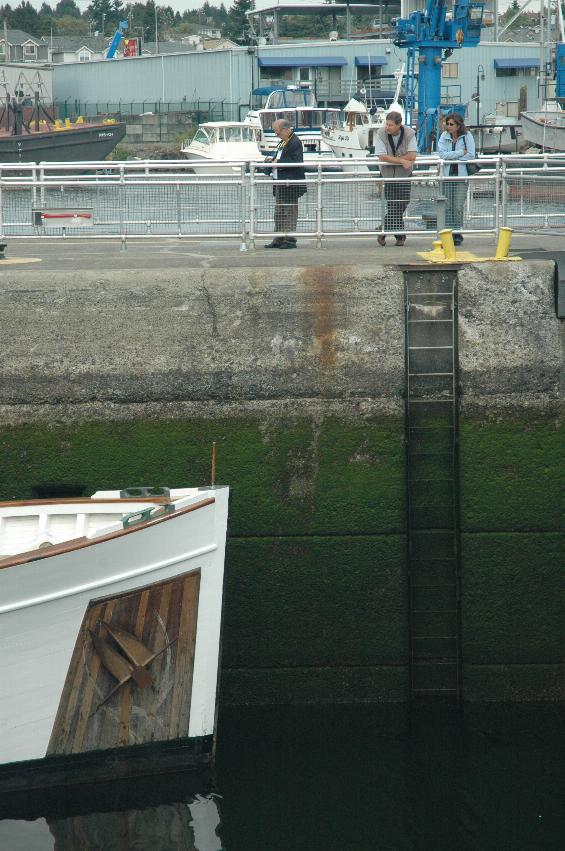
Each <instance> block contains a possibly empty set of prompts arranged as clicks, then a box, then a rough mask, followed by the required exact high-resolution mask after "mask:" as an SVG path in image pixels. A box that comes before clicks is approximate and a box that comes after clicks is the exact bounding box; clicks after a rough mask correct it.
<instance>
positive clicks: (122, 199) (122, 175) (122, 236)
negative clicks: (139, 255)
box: [119, 165, 126, 251]
mask: <svg viewBox="0 0 565 851" xmlns="http://www.w3.org/2000/svg"><path fill="white" fill-rule="evenodd" d="M125 188H126V179H125V172H124V166H123V165H121V166H120V203H119V208H120V239H121V243H122V245H121V248H122V251H125V250H126V233H125V222H124V202H125Z"/></svg>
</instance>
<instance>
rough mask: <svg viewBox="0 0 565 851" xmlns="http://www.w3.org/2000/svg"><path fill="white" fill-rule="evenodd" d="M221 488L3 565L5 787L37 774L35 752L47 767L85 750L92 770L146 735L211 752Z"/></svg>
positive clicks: (0, 752) (107, 767)
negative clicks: (104, 532) (118, 527)
mask: <svg viewBox="0 0 565 851" xmlns="http://www.w3.org/2000/svg"><path fill="white" fill-rule="evenodd" d="M227 500H228V491H227V489H224V488H222V489H217V490H214V491H204V492H203V493H202V497H200V496H198V497H195V498H193V499H192V500H190V501H189V504H188V505H185V506H184V507H181V508H178V509H177V508H174V509H171V510H170V511H169V512H164V513H163V514H162V516H160V517H158V518H157V519H155V520H150V521H148V522H142V523H140V524H139V526H137V525H133V526H131V527H129V526H128V527H127V528H124V529H123V530H122V531H119V532H112V533H110V534H108V535H101V536H100V537H99V538H95V539H92V540H89V541H87V542H86V543H85V542H84V541H82V543H80V544H79V545H76V546H75V545H74V542H73V541H70V542H69V543H68V545H58V546H55V547H53V551H54V554H52V555H51V554H49V550H47V551H36V552H39V553H41V555H39V556H38V557H37V558H35V559H33V560H26V554H24V555H19V556H15V557H14V558H15V561H16V563H15V564H14V565H13V566H5V565H3V563H0V600H1V601H2V605H1V606H0V646H1V647H2V655H1V658H0V678H1V681H2V683H3V699H2V702H1V705H0V730H2V735H1V740H0V765H1V766H2V768H0V788H2V789H3V791H6V790H7V789H8V790H9V789H13V788H15V787H18V788H21V785H22V784H24V785H25V783H26V782H30V778H31V782H37V776H38V775H37V772H35V771H34V770H31V769H30V767H29V766H30V765H31V763H33V764H34V765H36V764H37V763H38V761H40V762H41V763H42V764H43V765H44V767H45V771H46V774H48V771H47V769H49V767H50V766H53V767H54V766H55V765H56V763H57V761H59V762H60V761H61V760H64V759H65V758H66V757H72V758H75V757H77V756H80V757H84V756H85V755H88V759H89V761H90V762H91V763H92V764H93V765H94V764H96V770H95V772H94V773H95V775H96V777H97V778H98V779H101V778H102V776H103V775H104V774H105V773H107V774H108V777H113V776H115V765H116V763H117V758H116V757H115V755H114V756H112V754H113V753H114V752H115V751H120V755H119V760H118V761H119V762H120V763H123V764H124V766H125V765H126V763H128V762H129V761H130V760H128V756H131V755H132V754H133V753H134V752H135V751H136V750H137V749H138V748H139V747H144V746H146V745H152V746H153V745H155V744H156V743H161V744H163V746H164V747H165V748H169V749H171V748H172V750H174V749H175V747H176V746H177V745H178V748H179V754H182V753H184V754H185V755H186V754H187V753H189V752H190V751H194V760H195V762H196V763H198V764H201V763H204V762H206V761H209V760H210V759H211V753H212V751H211V745H210V742H211V741H212V739H213V737H214V734H215V718H216V699H217V683H218V671H219V648H220V631H221V608H222V587H223V564H224V550H225V534H226V525H227ZM81 540H82V539H81ZM136 642H137V643H136ZM124 648H125V649H124ZM139 653H141V658H137V657H136V654H139ZM116 658H117V662H116ZM113 664H117V669H116V668H115V667H113ZM120 666H121V667H120ZM131 669H133V672H132V670H131ZM142 669H143V670H142ZM124 671H125V673H124ZM146 753H147V751H146ZM170 753H172V751H170ZM170 753H169V756H170ZM135 759H137V757H135ZM54 761H55V762H54ZM134 761H135V760H134ZM173 762H174V760H173ZM144 764H145V763H144V760H143V758H142V757H141V756H140V757H139V762H138V763H137V765H138V766H142V765H144ZM112 766H113V767H112ZM121 770H123V772H124V773H125V772H126V771H127V770H129V769H126V768H123V769H121ZM141 770H142V771H146V770H147V769H146V766H145V767H143V768H142V769H141ZM134 771H135V767H134ZM63 773H64V772H63ZM71 774H72V772H71ZM26 778H27V781H26ZM83 779H84V778H83ZM18 784H19V786H18Z"/></svg>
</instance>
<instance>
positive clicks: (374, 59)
mask: <svg viewBox="0 0 565 851" xmlns="http://www.w3.org/2000/svg"><path fill="white" fill-rule="evenodd" d="M355 64H356V65H357V67H358V68H368V67H369V65H388V59H387V58H386V56H356V57H355Z"/></svg>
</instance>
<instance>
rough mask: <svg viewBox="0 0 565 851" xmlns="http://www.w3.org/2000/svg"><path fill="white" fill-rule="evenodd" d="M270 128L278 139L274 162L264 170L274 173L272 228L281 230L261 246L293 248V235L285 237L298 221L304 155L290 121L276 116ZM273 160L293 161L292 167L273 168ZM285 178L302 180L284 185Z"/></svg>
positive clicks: (303, 192)
mask: <svg viewBox="0 0 565 851" xmlns="http://www.w3.org/2000/svg"><path fill="white" fill-rule="evenodd" d="M273 130H274V131H275V133H276V134H277V136H278V137H279V139H280V140H281V141H280V142H279V145H278V147H277V150H276V151H275V154H274V156H273V158H272V160H271V162H273V163H275V165H274V166H273V168H270V169H268V170H266V171H267V173H271V172H274V174H273V177H274V178H275V180H276V181H277V183H276V184H275V185H274V186H273V195H274V196H275V231H278V232H279V233H281V232H282V233H284V234H285V236H277V237H275V238H274V239H273V241H272V242H269V243H268V244H267V245H266V246H265V248H296V237H294V236H286V234H287V233H292V232H294V231H296V223H297V221H298V199H299V198H300V197H301V196H302V195H304V194H305V192H306V182H305V181H306V175H305V173H304V166H303V163H304V154H303V150H302V142H301V141H300V139H299V138H298V136H297V135H296V134H295V132H294V131H293V129H292V127H291V125H290V122H288V121H286V120H285V119H282V118H281V119H279V120H278V121H275V122H274V124H273ZM276 163H281V164H286V163H289V164H290V163H296V167H295V168H290V167H289V168H277V167H276ZM289 180H303V181H304V184H302V185H301V184H297V183H292V184H290V185H288V184H286V181H289Z"/></svg>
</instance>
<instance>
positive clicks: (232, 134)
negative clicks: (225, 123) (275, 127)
mask: <svg viewBox="0 0 565 851" xmlns="http://www.w3.org/2000/svg"><path fill="white" fill-rule="evenodd" d="M219 140H220V142H255V141H257V135H256V131H255V128H254V127H241V126H238V127H221V128H220V133H219Z"/></svg>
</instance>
